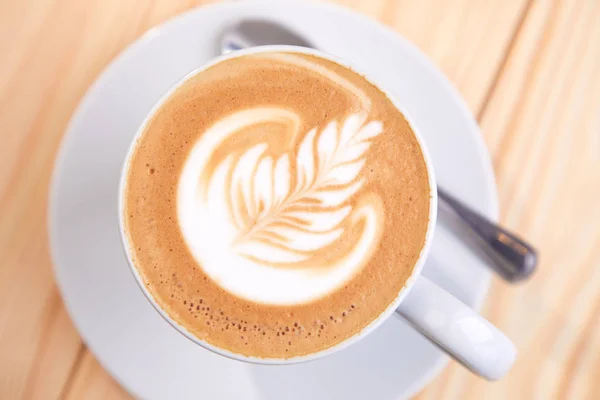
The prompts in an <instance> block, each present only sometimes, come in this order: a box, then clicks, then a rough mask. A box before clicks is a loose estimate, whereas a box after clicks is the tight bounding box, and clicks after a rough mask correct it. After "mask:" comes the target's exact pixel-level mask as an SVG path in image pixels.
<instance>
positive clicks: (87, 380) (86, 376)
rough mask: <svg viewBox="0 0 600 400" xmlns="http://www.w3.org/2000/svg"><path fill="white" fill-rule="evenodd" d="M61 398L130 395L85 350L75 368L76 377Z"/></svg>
mask: <svg viewBox="0 0 600 400" xmlns="http://www.w3.org/2000/svg"><path fill="white" fill-rule="evenodd" d="M63 398H64V399H65V400H81V399H85V400H105V399H110V400H119V399H129V398H131V396H130V395H129V394H128V393H127V392H126V391H125V389H123V388H122V387H121V386H119V385H118V384H117V383H116V382H115V381H114V380H113V379H112V378H111V377H110V376H109V375H108V374H107V373H106V371H104V369H103V368H102V366H101V365H100V364H99V363H98V361H96V359H95V358H94V356H93V355H92V354H91V353H89V352H87V353H86V354H85V355H84V357H83V360H82V363H81V366H80V368H79V369H78V370H77V379H75V380H74V381H73V384H72V385H71V386H70V387H69V389H68V391H67V392H65V393H64V397H63Z"/></svg>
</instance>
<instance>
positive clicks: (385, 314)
mask: <svg viewBox="0 0 600 400" xmlns="http://www.w3.org/2000/svg"><path fill="white" fill-rule="evenodd" d="M273 52H288V53H300V54H308V55H312V56H316V57H319V58H322V59H325V60H328V61H331V62H333V63H335V64H338V65H340V66H342V67H344V68H346V69H350V70H351V71H354V72H356V73H358V74H360V75H361V76H362V77H363V78H364V79H366V80H367V81H368V82H369V83H371V84H372V85H374V86H375V87H376V88H378V89H379V90H380V91H381V92H383V93H384V94H385V96H386V97H387V98H388V99H389V100H390V101H391V102H392V104H393V105H394V107H395V108H396V109H397V110H398V111H400V112H401V113H402V115H403V116H404V118H405V120H406V121H407V122H408V124H409V126H410V127H411V129H412V131H413V134H414V136H415V138H416V140H417V143H418V145H419V148H420V149H421V154H422V155H423V159H424V160H425V166H426V169H427V176H428V183H429V216H428V217H429V220H428V222H427V230H426V233H425V242H424V244H423V247H422V248H421V251H420V253H419V258H418V259H417V261H416V263H415V265H414V267H413V270H412V272H411V274H410V276H409V277H408V278H407V280H406V282H405V283H404V286H403V287H402V288H401V289H400V291H399V292H398V294H397V295H396V298H395V299H394V300H393V301H392V302H390V304H389V305H388V306H387V307H386V308H385V310H383V311H382V312H381V313H380V314H379V315H378V316H377V317H376V318H374V319H373V320H372V321H371V322H369V323H368V324H367V325H366V326H364V327H363V328H362V329H361V330H360V331H359V332H357V333H355V334H354V335H352V336H350V337H349V338H346V339H344V340H342V341H341V342H338V343H336V344H335V345H333V346H330V347H328V348H326V349H323V350H319V351H317V352H314V353H310V354H305V355H300V356H293V357H289V358H263V357H256V356H246V355H243V354H239V353H235V352H232V351H229V350H227V349H225V348H222V347H218V346H215V345H213V344H211V343H209V342H207V341H205V340H203V339H200V338H199V337H197V336H196V335H194V334H193V333H191V332H190V331H188V330H187V329H186V328H185V327H184V326H182V325H180V324H179V323H178V322H177V321H175V320H174V319H173V318H171V316H170V315H169V314H168V313H167V312H166V311H165V310H164V309H163V308H162V307H161V306H160V305H159V304H158V303H157V302H156V300H155V299H154V297H153V296H152V294H151V293H150V292H149V291H148V290H147V288H146V285H145V284H144V282H143V280H142V277H141V275H140V273H139V271H138V269H137V267H136V266H135V265H134V262H133V258H132V256H131V249H130V244H129V242H128V238H127V234H126V233H125V224H124V220H123V211H124V193H125V188H126V183H127V174H128V172H129V165H130V159H131V156H132V154H133V152H134V150H135V148H136V145H137V142H138V140H139V138H140V136H141V135H142V133H143V132H144V130H145V128H146V126H147V125H148V123H149V121H150V120H151V119H152V117H153V116H154V114H155V113H156V112H157V111H158V110H159V109H160V108H161V107H162V106H163V104H164V103H165V101H166V100H167V99H169V98H170V97H171V95H172V94H173V93H174V92H175V91H176V90H177V89H178V88H180V87H181V86H182V85H183V84H184V83H185V82H187V81H188V80H189V79H190V78H192V77H193V76H195V75H197V74H199V73H201V72H203V71H205V70H207V69H208V68H210V67H213V66H215V65H217V64H219V63H221V62H223V61H226V60H230V59H235V58H239V57H243V56H246V55H250V54H258V53H273ZM437 201H438V199H437V185H436V178H435V173H434V170H433V163H432V161H431V157H430V155H429V153H428V151H427V148H426V146H425V142H424V140H423V138H422V136H421V134H420V133H419V131H418V129H417V127H416V125H415V123H414V122H413V121H412V120H411V118H410V116H409V115H408V113H407V112H406V111H405V109H404V108H403V107H402V106H401V105H400V103H399V102H398V100H397V99H396V98H395V97H394V96H392V95H391V94H390V93H389V92H388V91H387V90H385V89H384V88H383V87H382V85H380V84H378V83H377V82H376V81H375V80H374V79H373V77H372V76H370V75H368V74H366V73H364V72H362V71H361V70H360V69H358V68H356V67H355V66H354V65H353V64H351V63H349V62H347V61H345V60H343V59H341V58H340V57H337V56H334V55H331V54H328V53H325V52H323V51H321V50H316V49H311V48H306V47H299V46H289V45H269V46H257V47H252V48H247V49H242V50H238V51H234V52H231V53H227V54H223V55H220V56H218V57H215V58H213V59H211V60H210V61H208V62H207V63H205V64H202V65H200V66H199V67H197V68H195V69H193V70H192V71H190V72H189V73H187V74H186V75H185V76H183V77H182V78H180V79H179V80H177V82H175V83H174V84H173V85H171V87H170V88H169V89H168V90H167V91H166V92H165V93H164V94H163V95H162V96H161V98H160V99H159V100H158V101H157V102H156V103H155V105H154V106H153V107H152V109H151V110H150V111H149V112H148V114H147V115H146V117H145V118H144V121H143V122H142V123H141V124H140V126H139V128H138V129H137V131H136V133H135V135H134V136H133V138H132V140H131V143H130V144H129V147H128V149H127V153H126V155H125V158H124V160H123V162H122V166H121V174H120V178H119V190H118V207H117V209H118V221H119V234H120V239H121V245H122V246H123V251H124V253H125V256H126V258H127V264H128V265H129V270H130V271H131V273H132V275H133V277H134V279H135V281H136V283H137V285H138V287H139V288H140V290H141V291H142V293H143V294H144V296H145V297H146V299H147V300H148V302H149V303H150V304H151V305H152V307H154V309H155V310H156V311H157V312H158V313H159V315H160V316H162V317H163V319H164V320H165V321H167V322H168V323H169V324H170V325H171V326H172V327H173V328H174V329H176V330H177V331H178V332H179V333H181V334H182V335H183V336H185V337H186V338H188V339H189V340H191V341H192V342H194V343H195V344H198V345H200V346H202V347H204V348H205V349H207V350H210V351H212V352H213V353H216V354H219V355H222V356H224V357H227V358H230V359H233V360H237V361H244V362H249V363H253V364H263V365H288V364H297V363H302V362H306V361H312V360H317V359H319V358H323V357H325V356H328V355H330V354H333V353H336V352H338V351H340V350H343V349H345V348H347V347H349V346H350V345H352V344H354V343H356V342H358V341H360V340H361V339H363V338H365V337H366V336H368V335H369V334H370V333H372V332H373V331H375V330H376V329H377V328H378V327H379V326H381V324H383V322H384V321H386V320H387V319H388V318H389V317H390V316H391V315H392V314H393V313H394V312H395V311H396V309H397V308H398V306H399V305H400V303H401V302H402V301H403V300H404V298H405V297H406V296H407V295H408V294H409V293H410V290H411V289H412V287H413V286H414V283H415V281H416V280H417V278H418V277H419V275H420V274H421V271H422V270H423V266H424V265H425V260H426V258H427V254H428V253H429V249H430V248H431V242H432V238H433V233H434V230H435V224H436V219H437Z"/></svg>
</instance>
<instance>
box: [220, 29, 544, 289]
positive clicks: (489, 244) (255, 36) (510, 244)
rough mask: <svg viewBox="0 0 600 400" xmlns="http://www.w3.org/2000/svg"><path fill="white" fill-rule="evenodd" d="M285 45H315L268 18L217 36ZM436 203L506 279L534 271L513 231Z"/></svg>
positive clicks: (443, 200)
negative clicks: (459, 223)
mask: <svg viewBox="0 0 600 400" xmlns="http://www.w3.org/2000/svg"><path fill="white" fill-rule="evenodd" d="M274 44H285V45H295V46H302V47H310V48H315V46H314V45H313V44H312V43H310V42H309V41H308V40H306V39H305V38H303V37H302V36H300V35H298V34H296V33H294V32H292V31H290V30H289V29H287V28H285V27H283V26H281V25H279V24H277V23H274V22H270V21H263V20H246V21H242V22H240V23H238V24H236V25H233V26H230V27H229V28H228V29H226V31H225V32H224V33H223V35H222V37H221V48H220V50H221V53H222V54H225V53H229V52H231V51H235V50H240V49H244V48H247V47H254V46H264V45H274ZM437 192H438V198H439V200H440V204H441V205H443V206H446V208H448V209H450V210H451V211H452V212H454V214H455V215H456V216H457V217H459V219H460V220H461V221H462V222H464V224H465V225H466V226H467V227H468V228H469V231H470V232H471V233H472V234H473V236H475V237H476V239H478V241H479V242H480V243H481V247H482V248H483V250H484V251H485V252H486V254H487V255H488V256H489V258H490V259H491V260H492V261H493V262H494V265H493V267H494V269H495V271H496V272H497V273H498V274H499V275H501V276H502V277H503V278H504V279H506V280H507V281H509V282H517V281H520V280H523V279H525V278H528V277H529V276H530V275H531V274H532V273H533V271H534V270H535V267H536V264H537V252H536V250H535V249H534V248H533V247H532V246H531V245H530V244H528V243H527V242H525V241H523V240H522V239H520V238H519V237H517V236H516V235H515V234H513V233H511V232H508V231H507V230H505V229H503V228H501V227H500V226H498V225H497V224H495V223H494V222H492V221H490V220H489V219H487V218H486V217H484V216H483V215H481V214H479V213H478V212H476V211H474V210H473V209H471V208H470V207H468V206H467V205H465V204H464V203H462V202H461V201H459V200H458V199H456V198H455V197H453V196H451V195H450V194H448V193H447V192H446V191H444V190H442V189H441V188H440V187H439V185H438V188H437Z"/></svg>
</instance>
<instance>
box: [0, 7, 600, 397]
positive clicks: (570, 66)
mask: <svg viewBox="0 0 600 400" xmlns="http://www.w3.org/2000/svg"><path fill="white" fill-rule="evenodd" d="M206 2H207V1H193V0H192V1H190V0H89V1H80V0H23V1H17V0H14V1H11V0H0V134H1V141H0V142H1V145H0V162H1V164H0V167H1V168H0V260H1V261H0V399H6V400H11V399H21V398H23V399H55V398H66V399H121V398H123V399H124V398H128V395H127V394H126V393H125V391H124V390H123V389H122V388H120V387H119V386H118V385H117V384H116V383H115V381H114V380H113V379H112V378H111V377H110V376H109V375H108V374H107V373H106V372H105V371H104V370H103V369H102V367H101V366H100V365H99V364H98V363H97V361H96V360H95V359H94V357H93V356H92V355H91V354H90V352H89V351H88V349H87V348H86V347H85V345H84V344H83V343H82V341H81V339H80V337H79V335H78V334H77V332H76V330H75V329H74V327H73V325H72V323H71V321H70V319H69V317H68V315H67V314H66V312H65V309H64V307H63V304H62V302H61V298H60V294H59V292H58V290H57V288H56V285H55V282H54V279H53V275H52V270H51V266H50V259H49V254H48V239H47V236H46V229H45V228H46V204H47V193H48V181H49V177H50V172H51V169H52V163H53V161H54V157H55V152H56V149H57V146H58V144H59V141H60V139H61V136H62V134H63V132H64V130H65V126H66V124H67V122H68V120H69V118H70V116H71V114H72V112H73V110H74V108H75V107H76V105H77V103H78V102H79V101H80V99H81V97H82V95H83V94H84V92H85V91H86V90H87V88H88V87H89V85H90V84H91V83H92V82H93V81H94V79H96V77H97V76H98V74H99V73H100V71H101V70H102V69H103V68H104V67H105V66H106V65H107V64H108V63H109V62H110V60H111V59H112V58H113V57H114V56H115V55H116V54H117V53H118V52H120V51H121V50H122V49H123V48H125V47H126V46H127V45H128V44H130V43H131V42H132V41H133V40H135V39H136V38H137V37H139V36H140V35H141V34H142V33H143V32H144V31H145V30H146V29H148V28H150V27H152V26H154V25H157V24H159V23H161V22H163V21H164V20H166V19H167V18H169V17H172V16H174V15H176V14H178V13H181V12H183V11H185V10H188V9H191V8H192V7H195V6H197V5H198V4H202V3H206ZM338 2H339V3H342V4H345V5H347V6H349V7H351V8H353V9H355V10H357V11H359V12H361V13H364V14H366V15H369V16H370V17H373V18H376V19H378V20H380V21H381V22H382V23H384V24H387V25H389V26H390V27H392V28H393V29H395V30H396V31H398V32H400V33H401V34H403V35H404V36H406V37H407V38H409V39H410V40H412V41H413V42H414V43H416V44H417V45H418V46H419V47H420V48H421V49H422V50H423V51H424V52H425V53H427V54H428V55H429V57H431V58H432V59H433V60H434V62H435V63H436V64H437V65H438V66H439V67H440V68H441V69H442V70H443V71H444V73H446V74H447V76H448V77H449V78H450V80H451V81H452V82H453V83H454V85H456V86H457V87H458V89H459V90H460V92H461V93H462V95H463V96H464V98H465V99H466V101H467V103H468V105H469V107H470V109H471V111H472V112H473V114H474V115H475V116H476V117H477V119H478V121H479V123H480V125H481V128H482V132H483V135H484V137H485V141H486V143H487V146H488V148H489V150H490V152H491V154H492V158H493V163H494V168H495V171H496V177H497V182H498V190H499V193H500V204H501V215H502V222H503V223H504V224H506V225H507V226H508V227H509V228H511V229H513V230H515V231H518V232H521V233H522V234H523V235H524V236H526V237H527V238H529V239H530V240H531V241H533V242H534V243H535V244H536V245H537V246H538V248H539V250H540V252H541V255H542V262H541V265H540V269H539V272H538V273H537V275H536V276H535V278H534V279H533V280H532V281H530V282H528V283H527V284H525V285H519V286H510V285H508V284H505V283H503V282H500V281H499V280H498V279H496V280H495V282H494V284H493V287H492V290H491V293H490V296H489V297H488V301H487V303H486V306H485V309H484V311H483V312H484V314H485V315H486V316H487V317H488V318H490V319H491V320H492V321H493V322H494V323H495V324H497V325H498V326H499V327H501V328H502V329H503V330H504V331H505V332H506V333H507V334H508V335H509V336H510V337H511V338H513V339H514V341H515V343H516V345H517V347H518V348H519V350H520V356H519V359H518V361H517V363H516V365H515V367H514V369H513V370H512V371H511V372H510V373H509V375H508V376H507V377H506V378H505V379H503V380H502V381H500V382H496V383H488V382H485V381H483V380H481V379H478V378H476V377H475V376H473V375H472V374H470V373H469V372H467V371H466V370H464V369H463V368H461V367H460V366H458V365H456V363H453V364H452V365H451V367H449V368H447V369H446V370H445V372H444V373H443V374H442V375H441V376H440V377H438V378H437V379H436V380H435V381H434V382H433V383H432V384H431V385H430V386H429V387H428V388H427V389H425V390H424V391H423V392H422V393H421V394H420V395H419V396H418V398H419V399H442V398H443V399H483V398H485V399H502V400H504V399H551V398H560V399H562V398H569V399H600V1H596V0H569V1H567V0H565V1H558V0H557V1H551V0H547V1H546V0H539V1H534V0H494V1H492V0H456V1H452V2H450V1H443V0H439V1H436V0H425V1H424V0H387V1H386V0H373V1H367V0H365V1H359V0H338Z"/></svg>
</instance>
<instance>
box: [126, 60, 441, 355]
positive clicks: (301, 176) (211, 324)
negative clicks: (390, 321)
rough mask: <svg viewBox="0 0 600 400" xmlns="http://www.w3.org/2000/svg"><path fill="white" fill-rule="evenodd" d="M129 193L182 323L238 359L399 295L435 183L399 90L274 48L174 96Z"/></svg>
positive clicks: (329, 332)
mask: <svg viewBox="0 0 600 400" xmlns="http://www.w3.org/2000/svg"><path fill="white" fill-rule="evenodd" d="M124 196H125V198H124V199H125V202H124V204H125V208H124V213H125V215H124V221H125V232H126V236H127V241H128V244H129V247H130V250H131V254H132V257H133V261H134V264H135V266H136V268H137V269H138V271H139V273H140V276H141V277H142V280H143V282H144V284H145V285H146V287H147V289H148V290H149V292H150V293H151V295H152V296H153V297H154V299H155V300H156V302H157V303H158V304H159V305H160V307H162V308H163V309H164V310H165V311H166V312H167V313H168V314H169V315H170V316H171V318H173V319H174V320H175V321H177V322H178V323H179V324H180V325H182V326H184V327H185V328H186V329H187V330H188V331H190V332H191V333H192V334H194V335H196V336H198V337H199V338H200V339H203V340H205V341H207V342H209V343H211V344H213V345H215V346H218V347H222V348H224V349H227V350H229V351H232V352H234V353H239V354H243V355H251V356H256V357H264V358H289V357H293V356H298V355H305V354H309V353H313V352H316V351H319V350H323V349H325V348H328V347H330V346H333V345H335V344H337V343H339V342H341V341H343V340H344V339H346V338H348V337H350V336H352V335H354V334H356V333H358V332H359V331H360V330H361V329H362V328H364V327H365V326H366V325H367V324H368V323H369V322H371V321H372V320H373V319H375V318H376V317H377V316H378V315H379V314H381V312H383V311H384V310H385V309H386V308H387V306H388V305H389V304H390V303H391V302H393V301H394V299H395V298H396V296H397V295H398V292H399V291H400V290H401V288H402V287H403V286H404V284H405V282H406V280H407V278H408V277H409V276H410V274H411V272H412V270H413V268H414V266H415V263H416V261H417V259H418V257H419V254H420V251H421V249H422V247H423V245H424V242H425V235H426V231H427V224H428V216H429V196H430V188H429V184H428V176H427V168H426V165H425V161H424V158H423V154H422V153H421V150H420V148H419V145H418V142H417V140H416V138H415V136H414V134H413V132H412V130H411V128H410V126H409V124H408V123H407V121H406V120H405V118H404V116H403V115H402V114H401V113H400V112H399V111H398V110H397V109H396V108H395V107H394V105H393V104H392V102H391V101H390V100H389V99H388V98H387V97H386V95H385V94H384V93H382V92H381V91H380V90H379V89H377V88H376V87H375V86H373V85H372V84H371V83H369V82H368V81H367V80H366V79H365V78H363V77H362V76H360V75H359V74H357V73H355V72H353V71H352V70H350V69H348V68H346V67H342V66H340V65H338V64H336V63H333V62H331V61H328V60H324V59H321V58H319V57H315V56H311V55H305V54H300V53H274V52H267V53H256V54H251V55H245V56H242V57H238V58H234V59H230V60H225V61H222V62H221V63H219V64H217V65H214V66H212V67H210V68H208V69H206V70H204V71H202V72H200V73H198V74H197V75H195V76H193V77H191V78H190V79H188V80H187V81H186V82H184V83H183V84H182V85H181V86H179V87H178V88H177V89H176V90H175V91H174V92H173V93H172V95H171V96H170V97H169V98H168V99H167V100H166V101H165V102H164V104H163V105H162V106H161V107H160V108H159V109H158V111H156V113H155V115H154V116H153V117H152V118H151V120H150V121H149V122H148V124H147V125H146V127H145V129H144V131H143V133H142V135H141V136H140V137H139V139H138V141H137V143H136V144H135V148H134V151H133V154H132V156H131V158H130V160H129V162H128V170H127V176H126V190H125V194H124Z"/></svg>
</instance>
